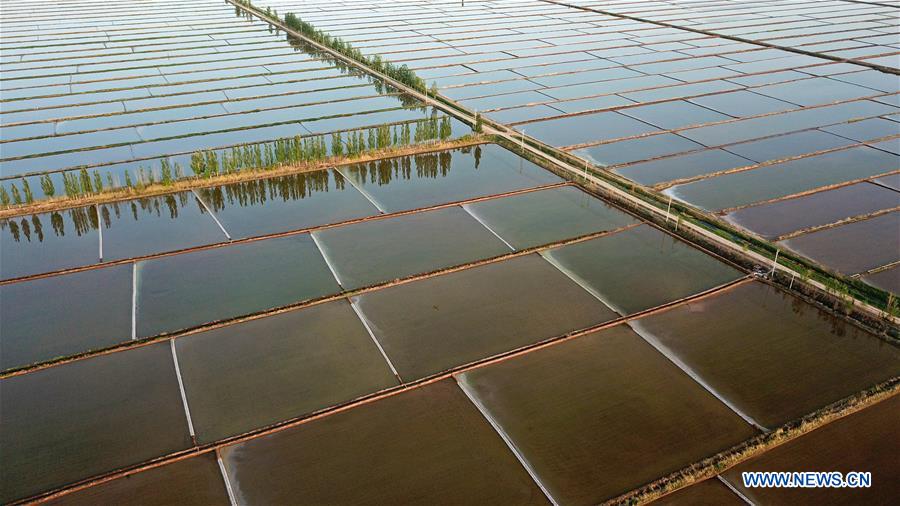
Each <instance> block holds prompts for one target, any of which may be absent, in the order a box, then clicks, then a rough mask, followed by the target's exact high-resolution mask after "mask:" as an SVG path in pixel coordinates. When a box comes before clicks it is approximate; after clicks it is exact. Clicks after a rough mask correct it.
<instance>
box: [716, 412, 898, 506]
mask: <svg viewBox="0 0 900 506" xmlns="http://www.w3.org/2000/svg"><path fill="white" fill-rule="evenodd" d="M898 415H900V396H897V395H894V396H893V397H890V398H888V399H885V400H883V401H881V402H879V403H878V404H875V405H873V406H870V407H867V408H865V409H863V410H861V411H858V412H856V413H853V414H851V415H848V416H846V417H844V418H841V419H838V420H835V421H833V422H831V423H829V424H828V425H825V426H824V427H820V428H818V429H816V430H814V431H812V432H810V433H808V434H805V435H803V436H800V437H798V438H797V439H794V440H792V441H788V442H786V443H784V444H782V445H780V446H778V447H776V448H773V449H771V450H769V451H767V452H765V453H763V454H762V455H759V456H757V457H754V458H752V459H750V460H747V461H745V462H742V463H740V464H738V465H736V466H734V467H732V468H731V469H729V470H728V471H726V472H725V473H723V474H722V476H723V477H724V478H725V479H726V480H727V481H728V482H729V483H730V484H731V485H732V486H733V487H735V488H737V489H738V490H740V492H741V493H742V494H744V495H745V496H746V497H747V498H749V499H750V500H752V501H754V502H755V503H757V504H803V505H806V504H809V505H813V504H822V503H823V502H827V503H828V504H860V503H863V504H891V503H892V502H894V499H896V498H897V496H898V495H900V483H898V482H897V480H896V479H894V478H896V470H897V455H898V454H900V440H898V438H897V437H896V421H897V417H898ZM748 471H773V472H806V471H818V472H831V471H839V472H841V473H848V472H850V471H864V472H870V473H872V486H871V487H870V488H765V487H757V488H747V487H744V486H743V481H742V480H741V473H743V472H748Z"/></svg>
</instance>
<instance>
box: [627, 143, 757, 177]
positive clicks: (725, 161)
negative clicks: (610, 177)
mask: <svg viewBox="0 0 900 506" xmlns="http://www.w3.org/2000/svg"><path fill="white" fill-rule="evenodd" d="M751 165H756V164H755V163H754V162H753V160H748V159H746V158H743V157H740V156H738V155H735V154H733V153H729V152H728V151H725V150H723V149H708V150H705V151H699V152H696V153H689V154H686V155H679V156H672V157H667V158H660V159H658V160H651V161H649V162H641V163H636V164H633V165H629V166H627V167H622V168H619V169H615V170H614V171H615V172H616V173H618V174H621V175H623V176H625V177H627V178H628V179H630V180H632V181H634V182H636V183H640V184H642V185H646V186H653V185H657V184H660V183H666V182H670V181H677V180H680V179H688V178H694V177H697V176H703V175H706V174H714V173H717V172H722V171H727V170H731V169H736V168H740V167H749V166H751Z"/></svg>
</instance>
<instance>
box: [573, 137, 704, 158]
mask: <svg viewBox="0 0 900 506" xmlns="http://www.w3.org/2000/svg"><path fill="white" fill-rule="evenodd" d="M697 149H703V145H702V144H697V143H696V142H694V141H689V140H687V139H685V138H684V137H681V136H678V135H675V134H661V135H650V136H647V137H639V138H637V139H628V140H624V141H619V142H611V143H609V144H601V145H599V146H590V147H587V148H582V149H576V150H575V151H573V152H572V153H573V154H575V155H577V156H580V157H582V158H586V159H588V160H590V161H591V162H593V163H594V164H597V165H618V164H623V163H631V162H637V161H640V160H649V159H651V158H657V157H661V156H666V155H673V154H675V153H681V152H682V151H693V150H697Z"/></svg>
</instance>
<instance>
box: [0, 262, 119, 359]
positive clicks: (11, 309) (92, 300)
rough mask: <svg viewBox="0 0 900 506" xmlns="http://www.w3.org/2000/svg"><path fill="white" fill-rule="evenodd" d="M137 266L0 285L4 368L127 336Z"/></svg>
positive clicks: (0, 344) (0, 351)
mask: <svg viewBox="0 0 900 506" xmlns="http://www.w3.org/2000/svg"><path fill="white" fill-rule="evenodd" d="M131 270H132V266H131V265H120V266H115V267H111V268H107V269H92V270H88V271H83V272H76V273H72V274H65V275H61V276H52V277H47V278H39V279H34V280H30V281H23V282H19V283H12V284H8V285H0V328H2V329H3V339H2V340H0V369H4V370H5V369H11V368H15V367H21V366H25V365H29V364H32V363H35V362H43V361H47V360H51V359H54V358H57V357H64V356H68V355H73V354H78V353H82V352H84V351H88V350H91V349H95V348H103V347H106V346H109V345H113V344H116V343H120V342H122V341H127V340H128V339H129V338H130V337H131V290H132V287H131V279H132V272H131Z"/></svg>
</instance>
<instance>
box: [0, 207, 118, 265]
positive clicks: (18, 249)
mask: <svg viewBox="0 0 900 506" xmlns="http://www.w3.org/2000/svg"><path fill="white" fill-rule="evenodd" d="M99 226H100V220H99V216H98V214H97V210H96V208H94V207H81V208H77V209H70V210H65V211H55V212H50V213H39V214H33V215H31V216H17V217H13V218H5V219H0V257H2V258H3V261H2V262H0V278H2V279H10V278H17V277H22V276H30V275H33V274H41V273H44V272H51V271H58V270H62V269H68V268H72V267H80V266H83V265H90V264H95V263H97V262H99V261H100V237H99V232H98V231H97V229H98V227H99Z"/></svg>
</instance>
